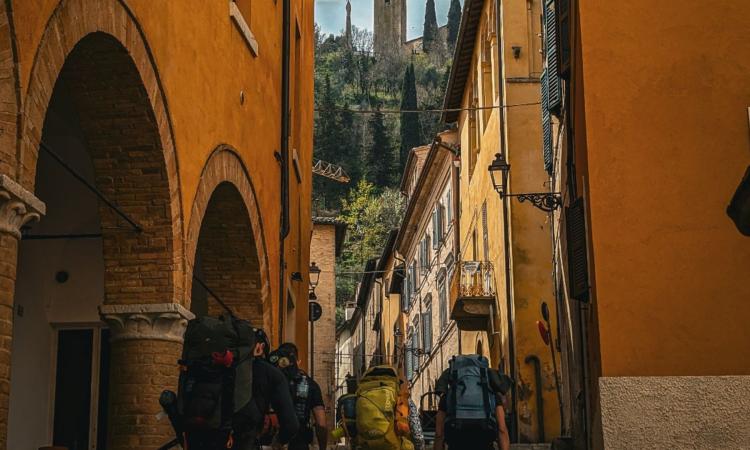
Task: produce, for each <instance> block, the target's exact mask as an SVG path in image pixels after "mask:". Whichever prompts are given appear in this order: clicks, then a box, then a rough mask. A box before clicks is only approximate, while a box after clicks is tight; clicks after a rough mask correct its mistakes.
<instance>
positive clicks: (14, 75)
mask: <svg viewBox="0 0 750 450" xmlns="http://www.w3.org/2000/svg"><path fill="white" fill-rule="evenodd" d="M9 6H10V2H3V4H2V6H0V48H3V49H4V51H2V52H0V85H1V86H0V173H2V174H5V175H8V176H11V177H13V178H15V177H16V167H17V165H18V162H17V161H16V152H17V146H18V141H17V136H18V122H19V111H20V104H21V98H20V90H19V84H18V58H17V52H16V42H15V31H14V29H13V13H12V10H11V8H10V7H9Z"/></svg>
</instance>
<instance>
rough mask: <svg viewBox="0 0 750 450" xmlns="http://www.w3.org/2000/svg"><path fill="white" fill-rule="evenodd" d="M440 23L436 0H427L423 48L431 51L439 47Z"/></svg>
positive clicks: (428, 51)
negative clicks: (438, 22)
mask: <svg viewBox="0 0 750 450" xmlns="http://www.w3.org/2000/svg"><path fill="white" fill-rule="evenodd" d="M437 43H438V25H437V14H435V0H427V6H426V7H425V11H424V31H423V33H422V49H423V50H424V52H425V53H430V51H432V50H434V49H435V48H436V47H437Z"/></svg>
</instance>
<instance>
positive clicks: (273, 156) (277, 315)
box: [0, 0, 314, 449]
mask: <svg viewBox="0 0 750 450" xmlns="http://www.w3.org/2000/svg"><path fill="white" fill-rule="evenodd" d="M285 24H286V25H288V28H287V27H285ZM285 30H286V31H287V33H285V32H284V31H285ZM312 35H313V4H312V2H307V1H302V0H279V1H275V2H268V4H267V5H266V4H265V3H264V4H263V6H262V7H261V5H260V2H251V1H250V0H226V1H218V2H191V3H190V5H187V4H183V3H174V2H139V1H125V0H96V1H95V0H35V1H7V2H5V3H4V4H3V5H2V7H0V72H2V73H1V74H0V108H2V114H0V128H2V130H1V132H0V286H1V288H0V323H1V324H2V326H0V448H3V449H4V448H9V449H17V448H38V447H41V446H44V445H51V444H53V443H54V444H56V445H63V446H69V447H72V446H73V445H74V444H73V443H74V442H75V443H76V444H75V445H79V446H81V445H82V446H83V447H86V448H105V446H106V448H108V449H150V448H157V447H158V446H160V445H162V444H163V443H165V442H166V441H167V440H168V439H169V437H170V433H171V430H170V427H169V425H168V424H167V423H166V421H158V420H157V418H156V414H157V413H158V412H159V405H158V402H157V399H158V396H159V393H160V392H161V390H162V389H166V388H174V387H175V382H176V379H177V373H178V371H177V365H176V360H177V359H178V357H179V353H180V349H181V340H182V332H183V330H184V327H185V324H186V321H187V320H188V319H189V318H191V317H193V315H195V314H205V313H211V314H217V313H222V312H223V311H222V309H221V308H220V307H219V306H218V302H216V301H215V299H216V298H220V299H221V300H222V301H223V302H224V303H225V304H227V305H229V306H230V307H231V308H232V309H233V310H234V311H235V312H236V313H237V315H238V316H240V317H243V318H247V319H249V320H251V321H252V322H253V323H254V324H256V325H257V326H263V327H265V328H266V329H267V330H268V331H269V334H270V335H271V337H272V340H273V342H274V343H278V342H279V341H280V340H281V339H282V338H286V339H291V340H295V341H296V342H297V343H298V345H299V347H300V349H302V352H301V353H302V354H301V359H302V360H303V361H306V360H307V355H306V349H307V323H308V322H307V314H308V310H307V305H306V303H307V295H308V278H307V273H308V267H309V248H310V246H309V241H310V236H311V233H312V230H311V224H312V222H311V220H310V210H311V209H310V197H311V195H310V192H311V185H312V183H311V177H312V173H311V162H312V161H311V155H312V114H313V112H312V91H313V89H312V77H309V76H307V74H309V73H311V72H312V52H313V47H314V44H313V38H312ZM285 44H286V45H285ZM287 50H288V51H287ZM286 86H288V88H285V87H286ZM285 103H288V107H289V111H290V114H288V115H287V116H286V117H284V115H282V113H281V111H282V105H284V104H285ZM282 130H283V131H282ZM86 185H88V186H89V187H86ZM297 273H299V275H297ZM300 279H301V281H299V280H300ZM297 305H302V307H299V306H297ZM83 447H81V448H83Z"/></svg>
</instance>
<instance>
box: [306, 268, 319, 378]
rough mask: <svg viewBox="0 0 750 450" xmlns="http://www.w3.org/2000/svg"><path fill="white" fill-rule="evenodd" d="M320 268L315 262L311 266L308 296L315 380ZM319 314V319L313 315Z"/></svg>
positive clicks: (312, 368)
mask: <svg viewBox="0 0 750 450" xmlns="http://www.w3.org/2000/svg"><path fill="white" fill-rule="evenodd" d="M320 272H321V271H320V267H318V265H317V264H315V263H314V262H313V263H312V264H310V292H309V296H308V300H309V302H308V316H309V317H308V320H309V321H310V373H311V374H312V376H313V378H315V322H316V321H317V320H318V319H320V313H321V308H320V304H319V303H318V302H317V301H316V300H318V296H317V295H315V288H317V287H318V283H319V282H320ZM316 312H317V314H316V315H317V317H314V316H313V314H315V313H316Z"/></svg>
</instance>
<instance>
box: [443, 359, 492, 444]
mask: <svg viewBox="0 0 750 450" xmlns="http://www.w3.org/2000/svg"><path fill="white" fill-rule="evenodd" d="M448 370H449V377H448V390H447V392H446V395H447V397H446V406H447V411H446V419H445V438H446V441H447V442H448V445H450V443H451V441H453V442H460V441H461V440H464V439H466V437H469V436H470V437H471V438H472V440H486V441H487V442H492V441H494V440H495V439H496V438H497V430H498V428H497V418H496V417H495V406H496V401H495V393H494V392H493V391H492V389H491V388H490V381H489V371H490V365H489V362H488V361H487V358H485V357H483V356H479V355H461V356H454V357H453V358H451V361H450V366H449V369H448Z"/></svg>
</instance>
